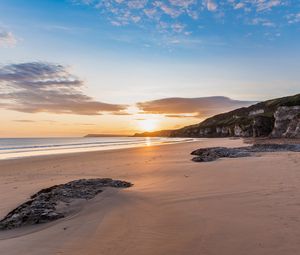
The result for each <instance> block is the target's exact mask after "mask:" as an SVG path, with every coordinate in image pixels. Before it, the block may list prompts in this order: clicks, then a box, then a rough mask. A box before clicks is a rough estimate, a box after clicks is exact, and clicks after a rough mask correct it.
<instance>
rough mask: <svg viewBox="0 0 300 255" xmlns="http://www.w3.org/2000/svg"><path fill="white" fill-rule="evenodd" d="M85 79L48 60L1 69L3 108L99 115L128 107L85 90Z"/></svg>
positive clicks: (0, 96)
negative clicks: (92, 94)
mask: <svg viewBox="0 0 300 255" xmlns="http://www.w3.org/2000/svg"><path fill="white" fill-rule="evenodd" d="M83 86H84V84H83V81H82V80H80V79H79V78H78V77H77V76H75V75H73V74H71V73H70V72H69V70H68V68H66V67H65V66H62V65H58V64H53V63H47V62H29V63H20V64H10V65H5V66H2V67H1V68H0V99H1V105H0V107H1V108H5V109H8V110H15V111H19V112H27V113H37V112H50V113H67V114H81V115H97V114H101V113H102V112H109V113H112V114H114V113H115V114H119V113H122V112H123V111H124V110H125V109H126V108H127V106H126V105H120V104H107V103H103V102H99V101H96V100H94V99H93V98H91V97H89V96H87V95H85V94H84V93H83V91H82V90H83Z"/></svg>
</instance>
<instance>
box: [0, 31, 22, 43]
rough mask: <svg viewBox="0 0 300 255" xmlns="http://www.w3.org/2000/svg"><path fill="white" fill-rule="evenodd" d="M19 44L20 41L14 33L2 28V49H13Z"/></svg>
mask: <svg viewBox="0 0 300 255" xmlns="http://www.w3.org/2000/svg"><path fill="white" fill-rule="evenodd" d="M17 42H18V40H17V38H16V37H15V36H14V34H13V33H12V32H10V31H7V30H6V29H4V28H1V27H0V47H12V46H15V45H16V44H17Z"/></svg>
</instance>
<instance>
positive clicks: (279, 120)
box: [136, 94, 300, 137]
mask: <svg viewBox="0 0 300 255" xmlns="http://www.w3.org/2000/svg"><path fill="white" fill-rule="evenodd" d="M161 132H162V133H160V131H157V132H155V134H157V135H159V136H162V134H164V133H163V131H161ZM140 135H141V134H140ZM150 135H151V134H150ZM136 136H138V134H136ZM152 136H153V135H152ZM166 136H168V137H227V136H237V137H252V136H254V137H262V136H272V137H300V94H297V95H294V96H288V97H282V98H276V99H272V100H267V101H264V102H260V103H257V104H254V105H251V106H249V107H242V108H238V109H236V110H233V111H230V112H227V113H222V114H218V115H215V116H213V117H210V118H208V119H206V120H204V121H203V122H200V123H198V124H195V125H191V126H186V127H184V128H181V129H177V130H172V131H170V133H169V134H167V135H166Z"/></svg>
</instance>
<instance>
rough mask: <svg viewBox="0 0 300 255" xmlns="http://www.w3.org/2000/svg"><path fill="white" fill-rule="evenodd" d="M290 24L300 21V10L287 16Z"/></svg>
mask: <svg viewBox="0 0 300 255" xmlns="http://www.w3.org/2000/svg"><path fill="white" fill-rule="evenodd" d="M286 19H287V20H288V23H289V24H294V23H299V22H300V12H298V13H291V14H288V15H287V16H286Z"/></svg>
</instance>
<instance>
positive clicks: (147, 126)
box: [139, 119, 157, 132]
mask: <svg viewBox="0 0 300 255" xmlns="http://www.w3.org/2000/svg"><path fill="white" fill-rule="evenodd" d="M139 126H140V129H141V130H142V131H145V132H151V131H154V130H155V129H156V128H157V121H156V120H154V119H146V120H140V121H139Z"/></svg>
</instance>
